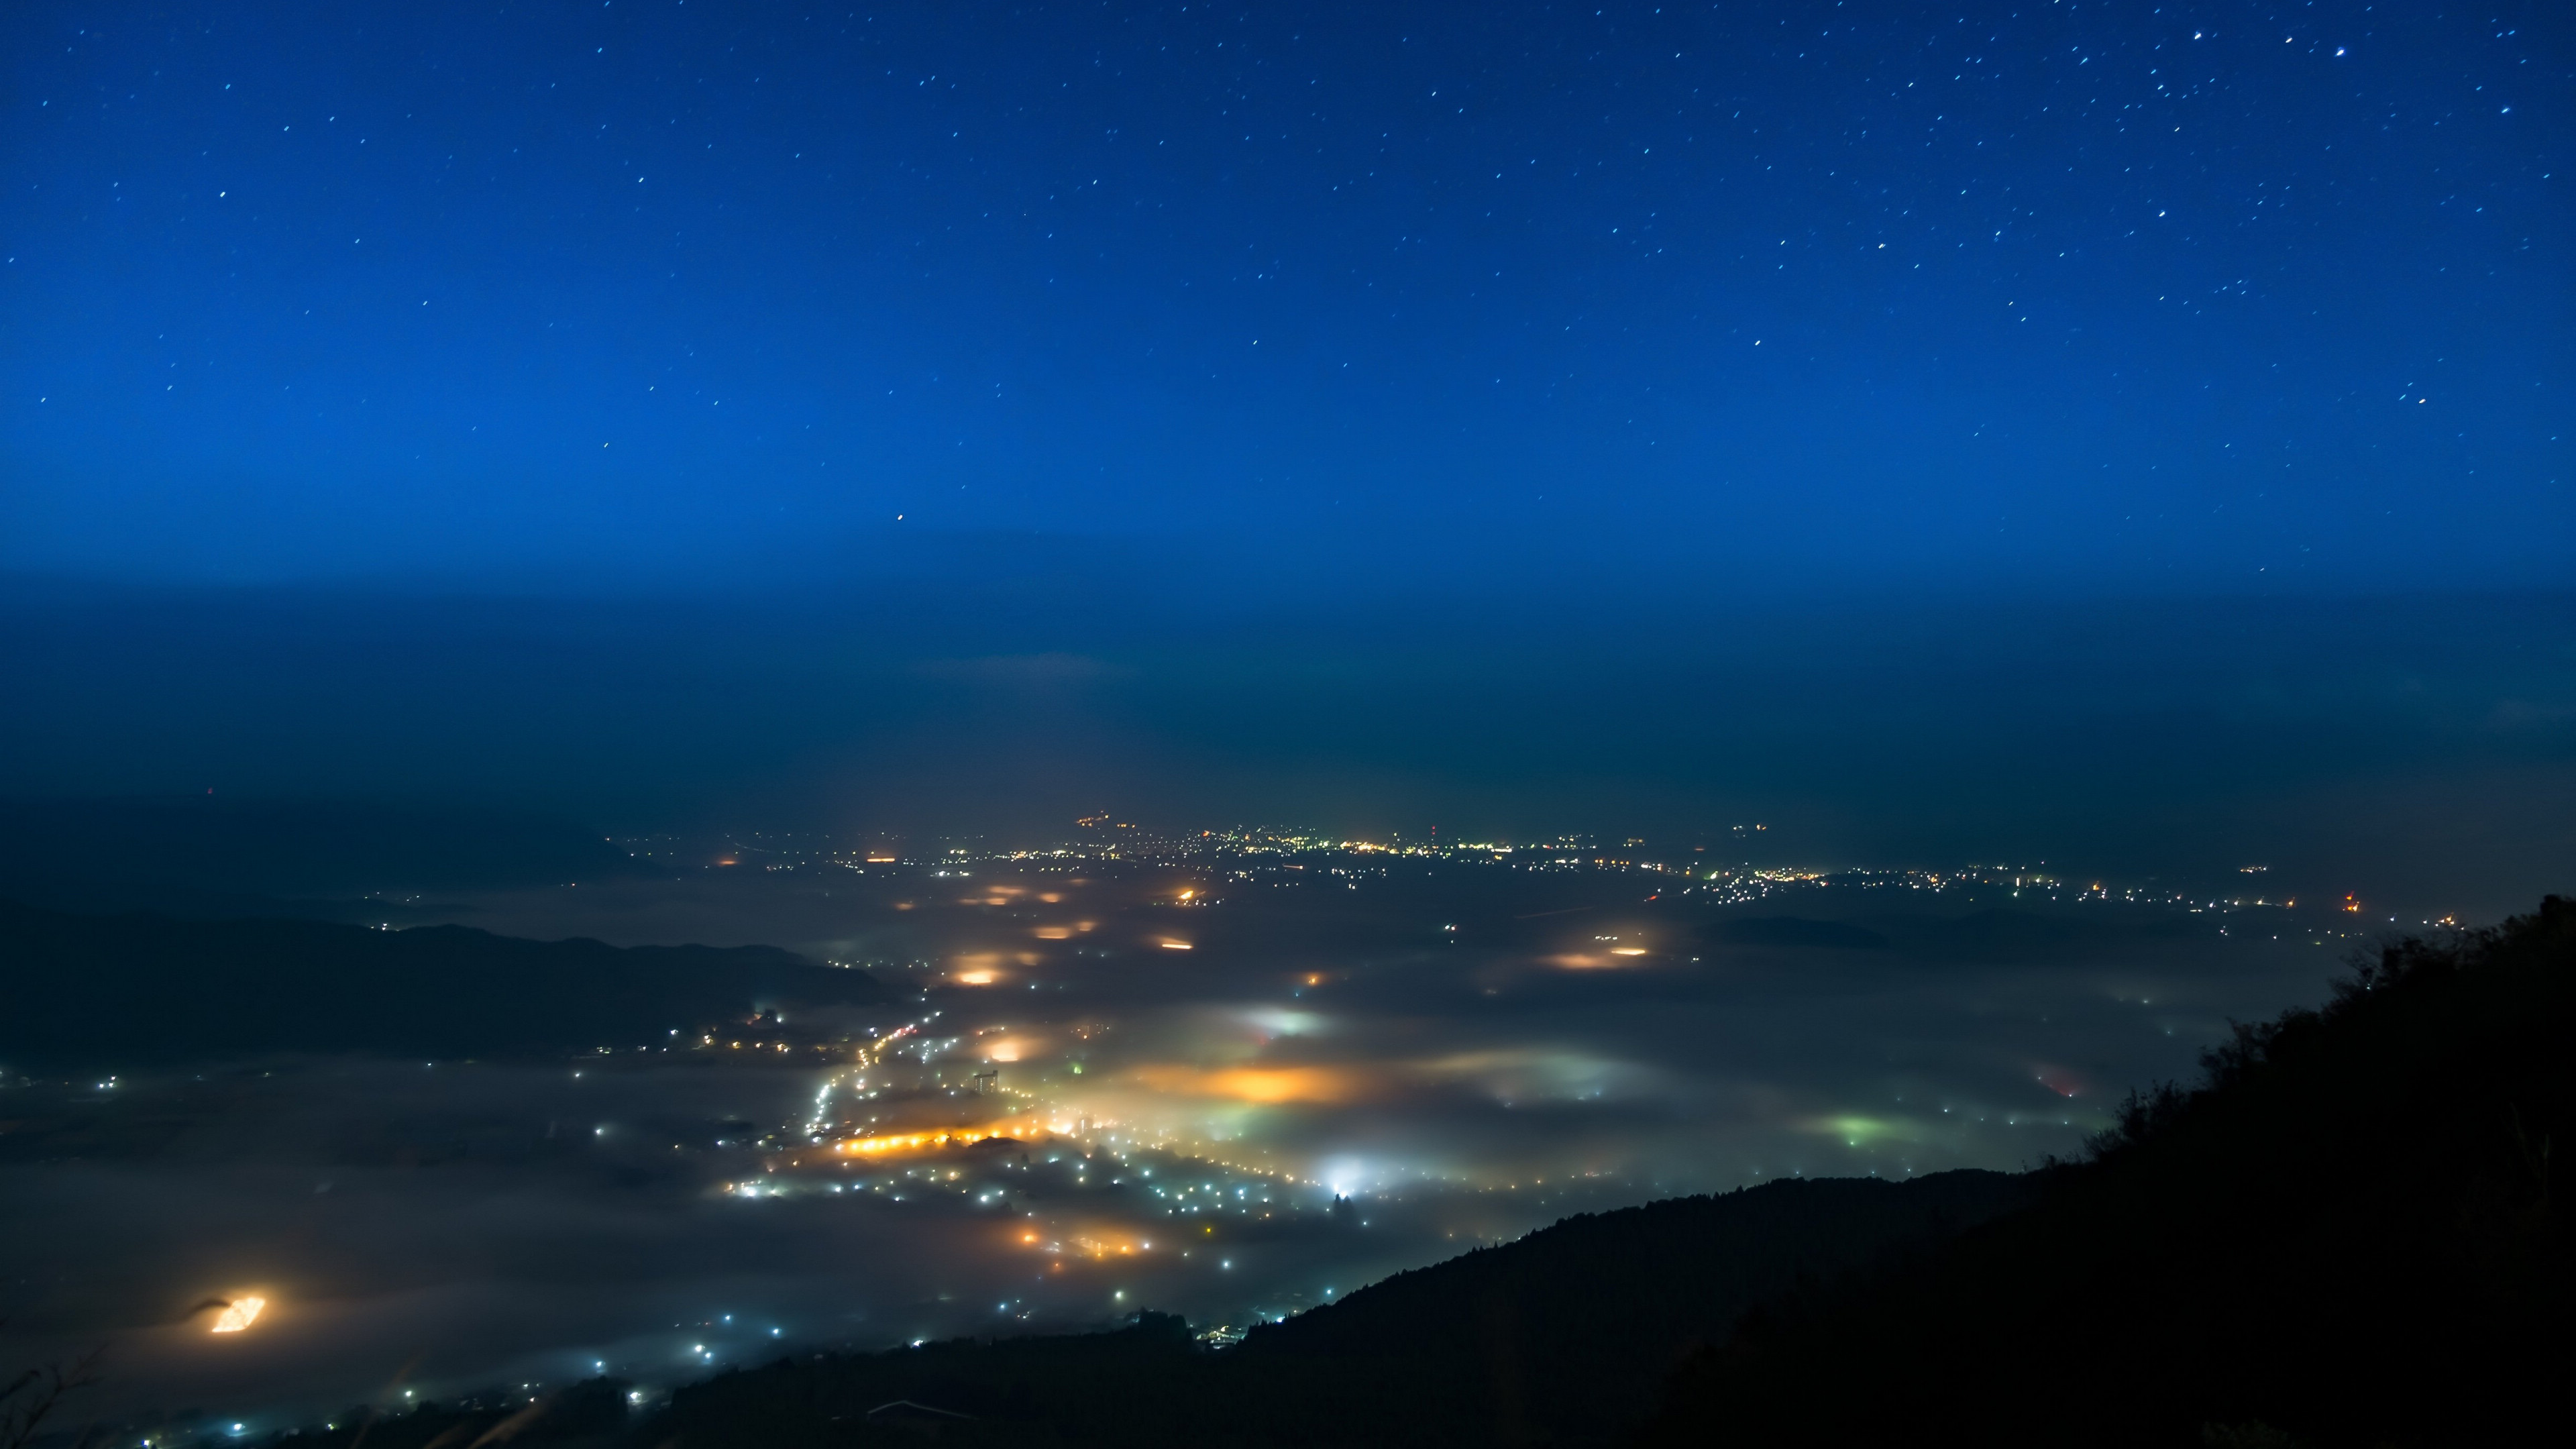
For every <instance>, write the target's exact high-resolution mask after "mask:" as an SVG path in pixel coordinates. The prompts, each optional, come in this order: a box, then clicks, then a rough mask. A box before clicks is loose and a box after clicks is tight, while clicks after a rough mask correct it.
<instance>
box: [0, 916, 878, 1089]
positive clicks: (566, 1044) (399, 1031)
mask: <svg viewBox="0 0 2576 1449" xmlns="http://www.w3.org/2000/svg"><path fill="white" fill-rule="evenodd" d="M885 996H886V992H885V989H884V988H883V987H882V986H880V985H879V984H878V983H877V982H876V980H875V979H874V978H872V977H870V976H868V975H867V974H866V973H865V972H862V971H846V970H840V969H836V968H833V967H828V966H817V965H815V964H814V963H812V962H810V961H807V960H805V959H804V958H803V957H801V956H797V955H794V954H792V953H789V952H786V951H781V950H778V949H777V948H775V947H770V946H741V947H730V948H723V949H719V948H716V947H711V946H637V947H632V948H626V949H620V948H618V947H614V946H607V945H603V944H601V943H600V942H597V941H587V940H571V941H525V940H519V939H516V938H513V937H509V936H496V935H493V934H492V933H490V932H488V931H477V930H472V929H469V928H466V927H463V926H426V927H421V928H418V929H415V930H408V931H379V930H371V929H368V928H366V927H363V926H350V925H341V924H337V923H334V922H327V921H273V920H225V921H180V920H172V919H170V918H168V917H163V916H148V915H122V916H82V915H70V914H66V913H63V912H59V911H46V910H38V909H36V908H34V907H30V906H21V905H15V904H11V903H7V902H0V1000H5V1002H6V1003H7V1005H6V1007H5V1009H0V1066H6V1067H8V1068H11V1069H14V1070H18V1071H50V1070H61V1069H79V1070H84V1071H89V1070H99V1071H105V1070H129V1071H130V1070H139V1069H142V1068H145V1067H148V1066H154V1065H163V1064H171V1063H177V1062H184V1061H189V1060H196V1059H211V1058H215V1057H242V1056H247V1055H255V1054H259V1053H265V1052H281V1051H294V1052H370V1053H382V1054H400V1055H409V1056H423V1057H464V1056H498V1055H506V1054H510V1053H517V1052H539V1051H557V1050H586V1049H588V1048H591V1047H596V1046H614V1047H618V1048H620V1049H624V1048H628V1047H631V1046H635V1045H638V1044H642V1043H646V1042H661V1041H665V1040H667V1039H668V1037H669V1034H670V1032H671V1030H672V1028H674V1027H681V1028H685V1027H689V1026H693V1025H696V1024H698V1023H700V1022H705V1021H712V1020H720V1019H723V1018H727V1017H734V1016H741V1015H744V1014H746V1013H748V1012H750V1011H751V1010H753V1009H754V1008H755V1007H757V1006H768V1005H797V1006H818V1005H832V1004H840V1005H864V1004H868V1003H871V1002H876V1001H880V1000H883V999H885Z"/></svg>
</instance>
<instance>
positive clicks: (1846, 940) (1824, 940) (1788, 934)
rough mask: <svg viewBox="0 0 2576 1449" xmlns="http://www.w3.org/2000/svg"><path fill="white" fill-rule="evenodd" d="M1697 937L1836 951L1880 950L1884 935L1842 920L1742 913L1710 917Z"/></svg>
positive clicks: (1724, 942) (1732, 943)
mask: <svg viewBox="0 0 2576 1449" xmlns="http://www.w3.org/2000/svg"><path fill="white" fill-rule="evenodd" d="M1700 937H1701V939H1702V940H1705V941H1708V942H1710V943H1711V944H1714V945H1721V946H1774V947H1783V948H1791V949H1794V948H1798V947H1809V948H1820V949H1826V950H1838V951H1883V950H1885V949H1887V938H1886V937H1885V936H1882V935H1880V934H1879V933H1878V932H1876V931H1873V930H1871V929H1869V928H1868V927H1866V926H1853V925H1846V924H1845V923H1843V922H1841V921H1809V920H1804V919H1801V918H1800V917H1797V916H1741V917H1737V918H1736V919H1734V920H1727V921H1712V922H1710V923H1709V924H1708V925H1707V926H1705V927H1703V928H1701V931H1700Z"/></svg>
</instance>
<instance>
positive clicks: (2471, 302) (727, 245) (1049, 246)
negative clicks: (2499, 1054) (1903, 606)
mask: <svg viewBox="0 0 2576 1449" xmlns="http://www.w3.org/2000/svg"><path fill="white" fill-rule="evenodd" d="M0 24H5V26H6V33H5V36H4V37H0V50H5V52H6V55H7V61H6V66H7V87H8V89H7V95H6V103H5V109H0V167H5V178H6V182H7V192H6V195H7V197H8V200H7V203H6V209H5V212H0V227H5V233H6V240H5V251H6V254H7V256H8V261H7V262H6V264H5V268H0V466H5V468H6V473H7V481H6V482H5V485H0V488H5V492H0V525H4V526H0V562H4V563H5V564H6V565H8V566H10V567H12V568H15V569H18V570H22V571H33V572H40V573H75V574H84V575H93V576H107V577H113V578H122V579H144V580H169V579H201V580H276V579H298V578H313V577H335V578H344V579H345V578H356V579H362V580H371V581H383V580H386V579H390V578H396V577H402V578H409V579H424V578H426V579H431V580H436V579H440V578H445V579H449V580H459V579H462V580H472V581H484V582H492V581H501V582H505V583H508V584H511V585H525V584H527V583H529V582H532V581H542V582H544V583H546V584H547V585H549V586H554V585H561V584H564V583H566V582H574V583H576V584H578V583H580V582H582V581H602V582H606V581H615V582H617V583H620V584H622V585H626V586H632V585H634V584H638V583H642V584H647V585H650V584H654V583H670V582H682V581H688V582H693V583H705V582H711V581H712V582H739V581H743V580H746V579H752V578H773V577H776V576H777V574H778V573H779V571H781V570H787V571H789V572H791V573H794V574H796V575H798V576H800V577H819V578H822V579H826V580H830V579H835V578H840V577H843V576H846V575H850V574H854V573H856V574H864V573H866V572H868V571H870V570H883V569H885V568H888V567H895V566H900V564H901V562H902V561H903V559H904V558H905V557H906V556H907V555H908V554H909V553H910V552H911V551H912V550H914V549H916V548H919V547H922V546H923V545H921V544H920V543H919V542H918V541H917V536H918V535H922V534H932V533H945V534H952V535H954V534H968V535H977V534H993V533H1001V534H1020V535H1036V536H1039V537H1050V536H1065V535H1070V536H1073V537H1076V538H1082V539H1108V540H1118V539H1124V540H1130V541H1142V542H1144V543H1147V544H1150V545H1153V546H1155V547H1160V546H1162V545H1165V544H1170V545H1174V546H1175V555H1174V556H1176V557H1180V556H1185V557H1187V558H1190V559H1194V560H1199V561H1206V560H1210V559H1221V560H1223V564H1222V567H1223V569H1224V571H1225V572H1226V573H1227V574H1228V575H1232V574H1234V573H1235V572H1236V571H1238V570H1244V569H1249V570H1253V571H1256V572H1258V571H1275V572H1276V573H1278V574H1280V575H1282V576H1293V575H1295V574H1297V573H1298V572H1299V571H1302V570H1308V569H1315V568H1325V569H1330V570H1332V571H1333V573H1334V576H1335V578H1336V579H1337V580H1339V579H1344V578H1347V577H1348V575H1346V574H1345V573H1344V572H1343V570H1344V569H1346V568H1347V569H1350V570H1355V571H1356V573H1357V575H1358V576H1359V577H1360V578H1362V579H1365V578H1367V577H1369V576H1370V575H1371V574H1373V573H1376V572H1378V571H1380V570H1387V571H1393V572H1398V573H1407V574H1411V575H1414V576H1417V577H1419V576H1422V575H1426V574H1430V575H1438V576H1442V577H1451V576H1455V577H1462V578H1464V577H1490V576H1491V572H1490V571H1491V570H1494V569H1507V570H1510V571H1513V572H1515V573H1529V572H1535V573H1538V574H1542V575H1543V574H1545V573H1546V572H1548V571H1551V570H1554V571H1565V570H1572V571H1576V572H1591V573H1598V572H1600V571H1604V570H1608V571H1618V572H1626V571H1633V570H1637V569H1641V568H1642V569H1648V570H1670V571H1671V572H1672V573H1673V574H1674V575H1675V576H1676V577H1681V578H1693V577H1707V576H1714V577H1719V578H1738V579H1740V578H1744V577H1747V576H1753V577H1760V578H1765V579H1771V578H1778V577H1782V576H1788V577H1795V578H1798V579H1800V580H1803V581H1805V582H1808V583H1812V584H1821V585H1823V586H1826V587H1835V586H1840V585H1845V584H1853V583H1861V582H1869V583H1877V584H1884V583H1887V582H1890V581H1899V582H1902V581H1916V580H1922V581H1933V582H1938V583H1943V584H1960V585H1967V586H1972V587H1974V586H1983V585H1988V584H1996V583H2002V584H2011V585H2023V584H2028V585H2036V586H2040V587H2045V588H2053V589H2064V588H2073V589H2077V590H2091V589H2096V588H2102V587H2113V588H2135V587H2140V586H2146V587H2156V588H2170V587H2177V586H2179V587H2183V588H2188V589H2195V590H2199V589H2242V588H2247V587H2252V586H2255V585H2257V584H2269V583H2273V582H2277V577H2278V576H2281V575H2288V576H2290V577H2291V578H2293V579H2296V580H2301V581H2304V584H2308V585H2314V586H2320V587H2327V588H2338V589H2340V588H2350V587H2384V586H2386V585H2387V584H2388V583H2390V582H2391V581H2392V575H2394V576H2401V577H2402V580H2403V581H2405V582H2411V583H2417V584H2424V583H2433V584H2439V583H2441V582H2443V581H2444V580H2445V579H2446V578H2455V577H2457V576H2458V574H2459V573H2460V572H2461V571H2463V570H2474V571H2475V573H2476V574H2477V575H2478V576H2479V578H2480V579H2481V580H2482V581H2483V582H2485V583H2488V584H2493V583H2497V582H2518V583H2524V584H2543V585H2546V584H2550V583H2555V582H2562V581H2563V580H2564V577H2565V567H2564V560H2565V558H2566V556H2567V551H2568V549H2569V547H2570V545H2571V543H2576V533H2571V528H2570V523H2571V517H2576V513H2571V503H2570V492H2569V488H2568V484H2567V478H2568V476H2569V473H2570V459H2569V455H2568V449H2567V443H2566V439H2565V434H2566V433H2567V431H2568V429H2567V427H2566V423H2567V420H2568V414H2567V396H2568V393H2567V389H2568V386H2569V384H2570V375H2569V361H2570V356H2571V350H2576V307H2571V305H2570V303H2571V296H2570V284H2571V279H2576V265H2571V263H2576V258H2571V255H2570V247H2571V237H2576V208H2571V206H2570V204H2569V200H2568V198H2569V196H2570V195H2571V187H2570V180H2571V178H2570V177H2569V176H2568V175H2567V174H2566V168H2567V167H2568V165H2569V164H2570V162H2571V160H2576V157H2571V156H2570V155H2569V148H2568V141H2569V138H2570V136H2571V125H2570V121H2571V116H2570V97H2571V96H2576V75H2571V64H2570V60H2571V57H2570V51H2569V47H2568V46H2567V44H2566V41H2567V39H2568V36H2567V33H2566V22H2565V20H2564V18H2563V17H2553V16H2552V14H2551V7H2548V6H2543V5H2535V4H2487V5H2482V6H2474V7H2450V6H2439V5H2424V4H2401V5H2378V6H2368V5H2357V4H2344V3H2332V4H2233V3H2231V4H2198V5H2190V4H2172V3H2152V4H2151V3H2135V0H2129V3H2085V4H2075V3H2048V0H2011V3H2005V4H1993V3H1974V4H1958V5H1938V6H1935V5H1927V4H1921V3H1902V4H1900V3H1886V0H1871V3H1844V4H1837V3H1831V0H1823V3H1818V0H1808V3H1797V4H1783V3H1768V4H1758V3H1757V4H1727V5H1718V6H1708V5H1698V6H1662V7H1657V6H1652V5H1604V6H1600V7H1597V8H1596V7H1594V6H1590V5H1485V4H1477V5H1458V6H1420V5H1416V6H1324V7H1315V6H1302V7H1290V6H1267V5H1263V6H1252V5H1241V4H1234V5H1218V6H1204V5H1190V6H1183V5H1100V4H1076V5H1057V6H1002V5H962V6H946V5H940V6H930V5H921V6H902V7H879V8H877V9H873V10H871V9H869V8H865V7H860V8H856V9H853V8H850V7H846V6H835V7H823V6H811V5H798V6H768V5H756V4H741V3H734V4H712V3H705V0H701V3H697V4H686V3H681V0H615V3H608V4H586V3H585V4H532V5H513V6H497V7H496V6H488V5H483V6H449V5H435V6H432V5H415V6H351V5H327V6H326V5H316V6H310V7H303V6H294V5H274V4H272V5H238V4H202V5H185V4H182V5H172V6H159V7H151V8H145V7H137V6H130V5H122V4H118V5H60V4H26V5H17V6H12V7H10V9H9V13H8V16H7V19H6V20H5V22H0ZM897 515H901V516H902V519H903V521H902V523H901V524H899V525H898V523H897V522H896V519H897ZM1151 554H1152V550H1151V549H1149V550H1148V554H1147V556H1149V557H1150V556H1151Z"/></svg>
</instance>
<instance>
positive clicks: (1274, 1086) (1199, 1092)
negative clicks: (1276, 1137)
mask: <svg viewBox="0 0 2576 1449" xmlns="http://www.w3.org/2000/svg"><path fill="white" fill-rule="evenodd" d="M1135 1075H1136V1077H1137V1079H1138V1080H1139V1081H1142V1082H1143V1083H1144V1084H1145V1085H1147V1086H1149V1087H1152V1088H1153V1089H1155V1090H1156V1091H1159V1092H1172V1093H1177V1094H1184V1095H1188V1096H1194V1097H1231V1098H1233V1099H1234V1100H1236V1101H1238V1102H1253V1103H1258V1104H1260V1105H1262V1106H1278V1105H1282V1104H1286V1103H1291V1102H1317V1103H1333V1102H1348V1101H1351V1100H1353V1099H1355V1098H1357V1097H1359V1096H1361V1095H1362V1094H1363V1092H1364V1090H1365V1088H1366V1086H1367V1083H1366V1082H1365V1081H1364V1080H1363V1079H1362V1078H1361V1077H1360V1076H1359V1075H1358V1074H1356V1073H1353V1072H1349V1071H1345V1070H1343V1069H1340V1068H1337V1067H1234V1068H1230V1069H1228V1070H1225V1071H1217V1072H1202V1071H1199V1070H1197V1069H1195V1068H1192V1067H1180V1066H1146V1067H1139V1068H1137V1069H1136V1074H1135Z"/></svg>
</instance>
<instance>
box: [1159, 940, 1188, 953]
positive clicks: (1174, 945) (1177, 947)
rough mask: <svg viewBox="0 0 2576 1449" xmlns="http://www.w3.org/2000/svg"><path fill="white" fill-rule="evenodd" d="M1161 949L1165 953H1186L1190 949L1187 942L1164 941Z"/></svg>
mask: <svg viewBox="0 0 2576 1449" xmlns="http://www.w3.org/2000/svg"><path fill="white" fill-rule="evenodd" d="M1163 949H1164V950H1166V951H1187V950H1189V949H1190V943H1189V942H1187V941H1165V942H1164V943H1163Z"/></svg>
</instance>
